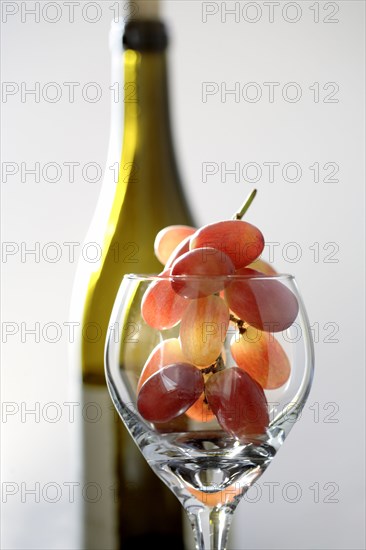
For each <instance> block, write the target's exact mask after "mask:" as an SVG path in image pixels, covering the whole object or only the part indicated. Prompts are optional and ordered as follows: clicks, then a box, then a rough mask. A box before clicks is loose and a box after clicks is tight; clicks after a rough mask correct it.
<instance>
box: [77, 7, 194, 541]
mask: <svg viewBox="0 0 366 550" xmlns="http://www.w3.org/2000/svg"><path fill="white" fill-rule="evenodd" d="M157 5H158V2H156V1H153V0H150V1H149V3H146V2H145V3H140V2H134V3H133V10H131V13H133V14H134V19H130V20H127V22H125V23H117V24H116V23H115V24H112V30H111V34H110V44H111V50H112V83H111V84H112V85H111V93H112V111H111V136H110V144H109V153H108V160H107V167H106V171H105V178H104V182H103V186H102V190H101V194H100V198H99V201H98V204H97V207H96V211H95V215H94V218H93V221H92V224H91V227H90V230H89V232H88V235H87V238H86V241H85V242H86V243H96V245H97V248H100V250H101V254H100V258H99V260H98V262H97V263H90V262H86V261H85V260H83V259H81V261H80V263H79V266H78V271H77V276H76V280H75V285H74V291H73V299H72V312H71V318H72V320H73V321H75V320H80V324H81V328H82V330H81V331H80V334H79V338H78V341H77V342H75V344H74V346H73V347H74V352H75V354H76V355H77V362H78V364H79V368H80V372H81V373H82V381H83V384H82V404H83V411H84V420H83V426H82V432H83V433H82V440H83V464H82V468H83V487H84V489H85V487H87V488H88V493H85V496H86V498H85V497H84V499H83V506H84V542H83V548H85V549H87V550H89V549H98V550H100V549H103V550H107V549H111V550H114V549H116V548H123V549H129V548H138V547H140V546H139V545H141V546H142V547H143V548H145V547H147V546H150V547H151V546H154V545H156V546H157V547H158V548H159V550H163V549H165V548H166V549H168V548H169V550H170V549H172V548H174V549H176V550H179V549H180V548H183V527H182V512H181V506H180V504H179V502H178V500H177V499H176V497H175V496H174V495H173V494H172V493H171V492H170V490H169V489H168V488H167V487H166V486H165V485H164V484H163V483H162V482H161V481H160V480H159V479H158V478H157V476H156V475H155V474H154V473H153V472H152V470H151V469H150V468H149V466H148V465H147V463H146V461H145V459H144V458H143V457H142V455H140V452H139V451H138V449H137V447H136V446H135V444H134V443H133V441H132V439H131V437H130V436H129V435H128V433H127V431H126V429H125V427H124V426H123V424H122V421H120V420H119V418H117V417H116V413H115V412H114V409H113V406H112V403H111V400H110V398H109V394H108V391H107V388H106V384H105V378H104V363H103V356H104V344H105V338H106V334H107V329H108V324H109V318H110V314H111V310H112V306H113V302H114V299H115V297H116V294H117V290H118V287H119V284H120V282H121V279H122V277H123V275H124V274H125V273H130V272H139V273H154V272H160V271H161V270H162V266H161V265H160V264H159V262H158V260H157V259H156V258H155V256H154V253H153V250H154V247H153V244H154V237H155V235H156V233H157V232H158V231H159V230H160V229H161V228H163V227H165V226H166V225H170V224H189V225H192V220H191V216H190V214H189V210H188V208H187V204H186V201H185V199H184V195H183V192H182V188H181V183H180V179H179V175H178V170H177V166H176V161H175V156H174V149H173V143H172V136H171V129H170V120H169V108H168V89H167V68H166V49H167V44H168V39H167V34H166V29H165V26H164V24H163V23H162V22H161V21H160V20H159V19H158V18H157V17H158V14H157ZM135 17H136V18H135ZM99 488H100V491H99ZM98 491H99V495H98ZM98 496H99V498H97V497H98Z"/></svg>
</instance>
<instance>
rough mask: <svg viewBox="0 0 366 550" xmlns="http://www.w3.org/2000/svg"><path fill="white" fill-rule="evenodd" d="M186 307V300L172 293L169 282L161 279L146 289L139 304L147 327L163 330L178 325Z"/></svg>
mask: <svg viewBox="0 0 366 550" xmlns="http://www.w3.org/2000/svg"><path fill="white" fill-rule="evenodd" d="M164 275H167V272H164V273H163V276H164ZM188 305H189V301H188V300H186V299H185V298H182V297H181V296H179V295H178V294H177V293H176V292H174V290H173V288H172V285H171V283H170V280H169V279H164V278H161V279H159V280H156V281H154V282H153V283H151V284H150V286H149V287H148V288H147V289H146V291H145V294H144V297H143V299H142V302H141V314H142V317H143V318H144V321H146V323H147V324H148V325H150V326H151V327H153V328H156V329H158V330H164V329H168V328H172V327H174V326H175V325H177V324H178V323H179V321H180V319H181V317H182V315H183V313H184V311H185V310H186V309H187V307H188Z"/></svg>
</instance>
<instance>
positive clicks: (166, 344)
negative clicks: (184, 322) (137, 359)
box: [137, 338, 186, 391]
mask: <svg viewBox="0 0 366 550" xmlns="http://www.w3.org/2000/svg"><path fill="white" fill-rule="evenodd" d="M184 362H186V360H185V357H184V355H183V352H182V350H181V347H180V343H179V340H178V338H168V339H167V340H163V341H162V342H160V344H158V345H157V346H156V347H155V348H154V349H153V350H152V352H151V353H150V355H149V357H148V358H147V360H146V363H145V365H144V367H143V369H142V371H141V375H140V379H139V381H138V384H137V391H139V390H140V388H141V386H142V384H143V383H144V382H146V380H147V379H148V378H150V376H151V375H152V374H154V373H155V372H156V371H158V370H159V369H161V368H163V367H166V366H167V365H172V364H173V363H184Z"/></svg>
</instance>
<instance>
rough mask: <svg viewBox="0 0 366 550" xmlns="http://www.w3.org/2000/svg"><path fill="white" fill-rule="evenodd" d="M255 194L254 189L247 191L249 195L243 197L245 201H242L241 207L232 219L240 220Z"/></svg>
mask: <svg viewBox="0 0 366 550" xmlns="http://www.w3.org/2000/svg"><path fill="white" fill-rule="evenodd" d="M256 194H257V190H256V189H253V191H251V193H249V195H248V196H247V198H246V199H245V202H244V203H243V205H242V207H241V209H240V210H239V211H238V212H236V213H235V214H234V216H233V220H241V219H242V217H243V216H244V214H245V213H246V212H247V210H248V208H249V207H250V205H251V204H252V202H253V201H254V198H255V196H256Z"/></svg>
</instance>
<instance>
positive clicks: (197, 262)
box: [171, 248, 235, 299]
mask: <svg viewBox="0 0 366 550" xmlns="http://www.w3.org/2000/svg"><path fill="white" fill-rule="evenodd" d="M234 271H235V268H234V264H233V262H232V261H231V259H230V258H229V256H227V255H226V254H224V253H223V252H220V251H219V250H216V249H215V248H196V249H195V250H191V251H189V252H186V253H185V254H183V255H182V256H180V257H179V258H177V259H176V261H175V262H174V264H173V266H172V270H171V275H172V278H173V279H172V287H173V289H174V290H175V292H177V294H180V295H181V296H185V297H186V298H191V299H193V298H202V297H204V296H209V295H210V294H214V293H215V292H218V291H220V290H222V289H223V288H224V287H225V285H226V284H228V282H229V281H228V280H225V277H226V276H227V275H232V274H233V273H234ZM181 275H189V276H196V277H197V278H189V277H188V278H182V279H180V278H179V276H181ZM176 276H178V277H177V278H175V277H176Z"/></svg>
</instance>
